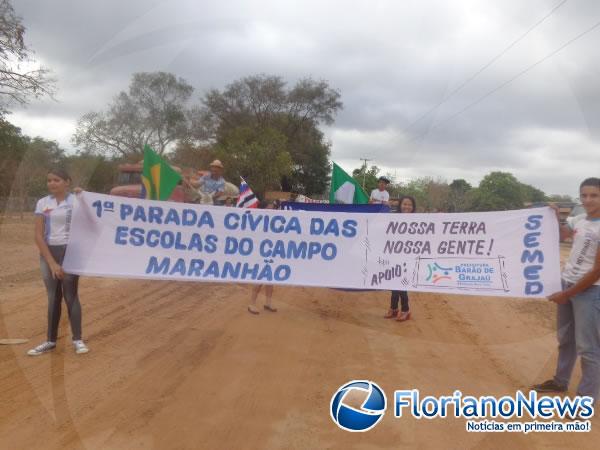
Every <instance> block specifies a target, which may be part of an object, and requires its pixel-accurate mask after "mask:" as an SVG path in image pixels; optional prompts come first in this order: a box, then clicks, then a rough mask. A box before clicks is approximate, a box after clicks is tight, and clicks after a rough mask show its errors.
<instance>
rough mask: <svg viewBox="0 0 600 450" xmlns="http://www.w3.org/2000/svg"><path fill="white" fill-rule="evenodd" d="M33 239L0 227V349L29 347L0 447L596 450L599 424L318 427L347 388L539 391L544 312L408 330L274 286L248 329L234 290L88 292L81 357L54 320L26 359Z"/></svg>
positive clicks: (37, 318)
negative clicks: (272, 307) (48, 347)
mask: <svg viewBox="0 0 600 450" xmlns="http://www.w3.org/2000/svg"><path fill="white" fill-rule="evenodd" d="M32 233H33V231H32V221H31V219H30V218H29V219H28V220H27V221H26V223H24V224H21V223H18V221H16V219H5V220H4V222H3V223H2V224H1V225H0V248H1V250H2V260H1V262H0V338H2V337H27V338H30V343H29V344H25V345H18V346H0V380H1V386H2V390H1V391H0V405H1V409H0V448H2V449H5V448H6V449H38V448H39V449H42V448H43V449H76V448H77V449H79V448H83V449H137V448H139V449H142V448H152V449H188V448H189V449H197V448H207V449H219V448H223V449H233V448H256V449H278V448H285V449H309V448H310V449H312V448H340V449H341V448H344V449H347V448H358V449H379V448H416V447H418V448H456V449H465V448H502V449H505V448H515V449H516V448H553V449H554V448H579V449H583V448H590V449H591V448H597V446H598V444H597V443H598V440H599V439H598V438H599V437H600V434H599V433H600V431H599V429H600V422H599V421H598V420H597V419H594V420H593V421H592V431H591V432H590V433H530V434H527V435H524V434H520V433H467V432H466V431H465V420H464V419H445V420H444V419H434V420H426V419H421V420H417V419H413V418H409V417H406V418H402V419H395V418H394V417H393V414H392V413H391V410H388V414H387V415H386V416H385V417H384V418H383V420H382V422H381V423H380V424H379V425H378V426H377V427H375V428H374V429H373V430H371V431H369V432H367V433H348V432H344V431H342V430H340V429H338V428H337V427H336V426H335V425H334V423H333V422H332V420H331V419H330V417H329V411H328V408H329V402H330V399H331V396H332V394H333V393H334V392H335V391H336V390H337V389H338V387H339V386H340V385H342V384H343V383H345V382H347V381H349V380H352V379H363V378H364V379H372V380H373V381H375V382H377V383H378V384H379V385H380V386H381V387H382V388H383V389H384V391H386V392H387V393H388V400H389V399H390V398H391V397H392V395H391V393H392V392H393V391H394V390H395V389H413V388H418V389H420V390H421V392H422V393H425V394H431V395H451V394H452V393H453V392H454V391H455V390H456V389H460V390H462V391H463V393H466V394H471V395H477V396H478V395H499V394H507V395H514V393H515V391H516V390H517V389H524V388H526V387H527V386H528V385H530V384H531V383H533V382H536V381H540V380H544V379H546V378H548V377H549V376H551V374H552V372H553V368H554V363H555V358H556V344H555V338H554V306H553V305H551V304H549V303H547V302H545V301H538V300H523V299H501V298H492V297H481V298H478V297H458V296H449V295H430V294H411V309H412V311H413V319H414V320H410V321H409V322H406V323H398V322H395V321H389V320H384V319H383V318H382V315H383V314H384V312H385V310H386V308H387V305H388V302H389V293H386V292H377V293H370V292H362V293H360V292H355V293H348V292H342V291H335V290H329V289H315V288H310V289H308V288H300V287H297V288H275V297H274V299H275V304H276V306H277V307H278V308H279V312H277V313H275V314H273V313H267V312H266V311H264V312H263V311H262V310H261V314H260V315H258V316H253V315H250V314H248V312H247V311H246V304H247V301H248V298H249V287H248V286H245V285H235V284H207V283H176V282H150V281H137V280H114V279H100V278H86V279H82V282H81V299H82V304H83V324H84V337H85V338H86V340H87V342H88V344H89V346H90V349H91V351H90V353H89V354H87V355H75V354H74V353H73V349H72V347H71V345H70V332H69V329H68V322H67V320H66V317H65V314H64V313H65V312H66V311H64V312H63V320H62V323H61V332H60V337H59V347H58V349H57V350H56V351H55V352H54V353H52V354H48V355H43V356H40V357H37V358H32V357H28V356H26V355H25V352H26V350H27V349H28V348H29V346H31V345H35V344H37V343H38V342H41V341H42V340H43V339H44V334H45V327H46V323H45V308H46V300H45V293H44V289H43V285H42V281H41V278H40V276H39V269H38V261H37V259H38V257H37V253H36V251H35V248H34V245H33V243H32ZM263 300H264V297H262V296H261V297H260V299H259V302H262V301H263ZM578 379H579V369H577V370H576V373H575V378H574V380H578ZM574 386H575V383H572V390H573V389H574ZM572 393H573V392H572V391H571V394H572ZM425 394H424V395H425Z"/></svg>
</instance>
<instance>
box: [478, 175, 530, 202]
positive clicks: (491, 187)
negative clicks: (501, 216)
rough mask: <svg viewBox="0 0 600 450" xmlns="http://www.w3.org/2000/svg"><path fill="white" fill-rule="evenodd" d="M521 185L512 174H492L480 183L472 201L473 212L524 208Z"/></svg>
mask: <svg viewBox="0 0 600 450" xmlns="http://www.w3.org/2000/svg"><path fill="white" fill-rule="evenodd" d="M523 203H524V194H523V189H522V185H521V183H520V182H519V181H518V180H517V179H516V178H515V176H514V175H513V174H511V173H507V172H491V173H489V174H488V175H486V176H485V177H483V179H482V180H481V182H480V183H479V187H478V188H477V189H476V190H475V191H474V193H473V197H472V199H471V205H470V209H471V210H472V211H503V210H508V209H520V208H523Z"/></svg>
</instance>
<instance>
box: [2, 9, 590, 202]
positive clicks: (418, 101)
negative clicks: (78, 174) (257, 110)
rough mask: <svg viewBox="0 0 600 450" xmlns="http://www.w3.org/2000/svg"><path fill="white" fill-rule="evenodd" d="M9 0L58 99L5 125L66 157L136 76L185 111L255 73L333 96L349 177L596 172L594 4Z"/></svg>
mask: <svg viewBox="0 0 600 450" xmlns="http://www.w3.org/2000/svg"><path fill="white" fill-rule="evenodd" d="M13 4H14V7H15V9H16V11H17V13H18V14H20V15H21V17H22V18H23V21H24V24H25V26H26V27H27V31H26V41H27V43H28V44H29V45H30V47H32V48H33V49H34V50H35V52H36V57H37V59H38V61H40V62H42V63H43V64H44V65H46V66H48V67H49V68H51V69H52V70H53V72H54V75H55V77H56V78H57V80H58V89H59V92H58V95H57V100H58V101H57V102H53V101H43V102H35V103H32V104H31V105H29V106H28V107H27V108H25V109H20V110H15V111H14V112H13V114H12V115H11V116H10V118H9V120H11V121H12V122H13V123H15V124H16V125H18V126H20V127H22V129H23V131H24V132H25V133H27V134H29V135H40V136H43V137H45V138H48V139H54V140H56V141H58V142H59V143H60V144H61V145H62V146H63V147H64V148H65V149H68V150H69V151H74V149H73V147H72V145H71V143H70V137H71V135H72V134H73V132H74V129H75V124H76V121H77V119H78V117H80V116H81V115H82V114H84V113H86V112H88V111H91V110H101V109H103V108H104V107H105V106H106V105H107V104H108V102H109V101H110V100H111V98H112V97H113V96H114V95H116V94H117V93H118V92H119V91H120V90H126V89H127V87H128V84H129V80H130V78H131V74H132V73H134V72H139V71H157V70H162V71H169V72H172V73H175V74H176V75H178V76H180V77H183V78H185V79H186V80H187V81H188V82H190V83H191V84H192V85H193V86H194V87H195V94H194V100H195V101H198V99H199V98H200V96H201V95H202V93H203V92H205V90H207V89H209V88H223V87H225V86H226V85H227V84H228V83H230V82H232V81H234V80H236V79H239V78H241V77H244V76H247V75H252V74H258V73H266V74H276V75H281V76H283V77H284V78H285V79H286V80H288V81H289V82H290V83H293V82H294V81H296V80H297V79H299V78H303V77H306V76H312V77H313V78H315V79H324V80H327V81H328V82H329V83H330V85H331V86H332V87H334V88H336V89H339V90H340V92H341V94H342V101H343V103H344V109H343V111H341V112H340V114H339V115H338V116H337V119H336V122H335V124H334V125H333V126H332V127H329V128H327V129H326V130H325V131H326V134H327V137H328V139H329V140H330V141H331V144H332V159H333V160H334V161H336V162H338V164H340V165H341V166H342V167H344V168H345V169H347V170H349V171H350V170H352V169H354V168H356V167H358V166H360V164H361V161H360V158H369V159H371V161H370V162H369V164H376V165H377V166H379V167H381V168H382V169H383V171H384V172H388V173H390V174H392V175H394V176H395V178H396V180H397V181H405V180H407V179H410V178H415V177H421V176H432V177H434V178H435V177H440V178H443V179H446V180H448V181H450V180H452V179H454V178H465V179H466V180H467V181H469V182H471V183H473V184H477V183H478V182H479V181H480V179H481V178H482V177H483V176H484V175H485V174H486V173H489V172H490V171H492V170H503V171H509V172H512V173H514V174H515V175H516V176H517V178H519V179H520V180H521V181H523V182H526V183H530V184H533V185H535V186H537V187H539V188H541V189H542V190H544V191H545V192H546V193H566V194H570V195H576V193H577V186H578V183H579V182H580V181H581V179H582V178H584V177H586V176H599V175H600V173H599V172H600V145H599V144H600V59H599V58H598V56H597V55H598V44H600V2H599V1H597V0H527V1H522V0H505V1H502V2H500V1H497V0H455V1H452V2H449V1H443V0H422V1H420V2H399V1H393V0H389V1H388V0H369V1H357V2H347V1H328V0H318V1H314V0H303V1H274V0H248V1H241V0H224V1H202V0H169V1H167V0H129V1H122V0H120V1H116V0H104V1H102V2H88V1H82V2H77V1H72V0H52V1H39V0H13ZM593 27H595V28H593Z"/></svg>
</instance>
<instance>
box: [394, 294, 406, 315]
mask: <svg viewBox="0 0 600 450" xmlns="http://www.w3.org/2000/svg"><path fill="white" fill-rule="evenodd" d="M398 300H401V301H402V302H401V307H402V309H401V311H402V312H406V311H408V292H406V291H392V298H391V306H390V308H392V309H398Z"/></svg>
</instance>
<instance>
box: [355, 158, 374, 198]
mask: <svg viewBox="0 0 600 450" xmlns="http://www.w3.org/2000/svg"><path fill="white" fill-rule="evenodd" d="M379 171H380V169H379V167H377V166H371V168H369V169H368V168H367V166H366V165H365V164H363V165H362V166H361V167H359V168H358V169H354V170H353V171H352V178H354V179H355V180H356V181H357V182H358V184H360V185H361V186H363V189H364V191H365V192H366V194H367V195H370V194H371V191H372V190H373V189H375V188H377V180H378V179H379V176H378V175H379Z"/></svg>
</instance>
